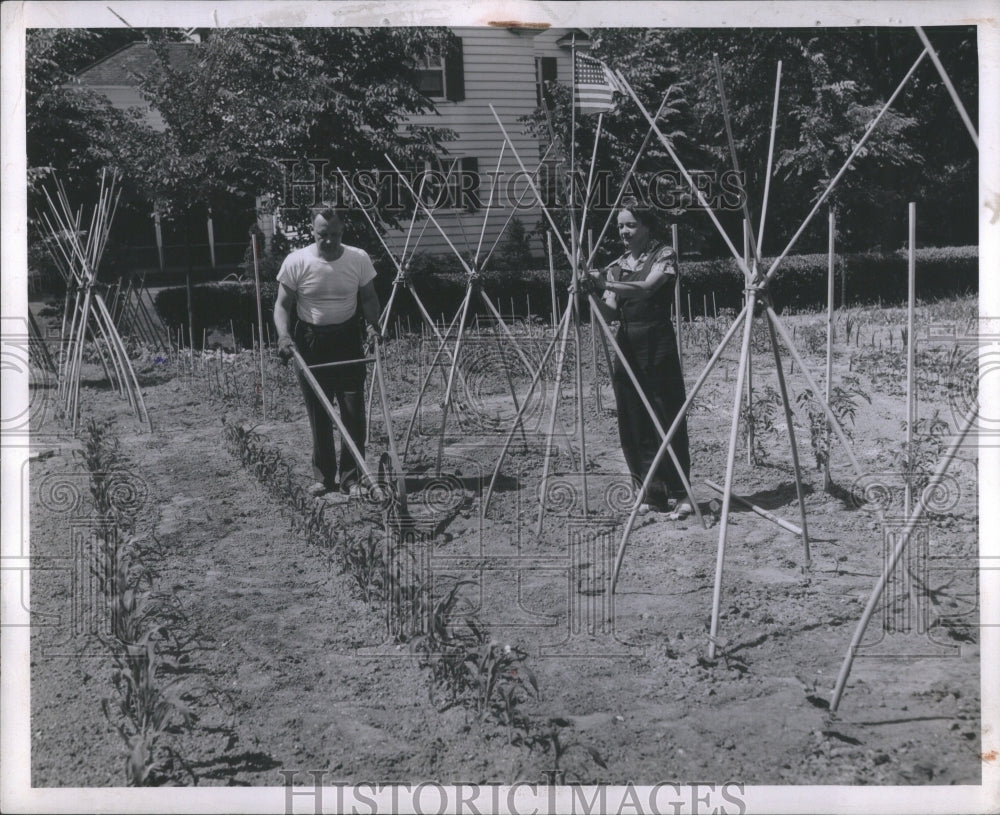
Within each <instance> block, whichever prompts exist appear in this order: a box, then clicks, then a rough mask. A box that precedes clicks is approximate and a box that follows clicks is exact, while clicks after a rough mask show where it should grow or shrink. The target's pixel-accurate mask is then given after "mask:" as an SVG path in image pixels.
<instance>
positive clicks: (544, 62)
mask: <svg viewBox="0 0 1000 815" xmlns="http://www.w3.org/2000/svg"><path fill="white" fill-rule="evenodd" d="M540 61H541V71H540V74H541V80H542V84H541V88H540V89H539V90H540V91H541V93H540V94H539V96H541V97H542V98H541V99H539V100H538V104H539V106H541V104H542V101H543V100H544V101H545V106H546V107H547V108H548V109H549V110H552V106H553V104H552V91H551V90H549V88H548V86H547V85H546V84H545V83H546V82H555V81H556V80H557V79H558V78H559V76H558V73H559V70H558V65H559V63H558V62H556V58H555V57H542V58H541V60H540Z"/></svg>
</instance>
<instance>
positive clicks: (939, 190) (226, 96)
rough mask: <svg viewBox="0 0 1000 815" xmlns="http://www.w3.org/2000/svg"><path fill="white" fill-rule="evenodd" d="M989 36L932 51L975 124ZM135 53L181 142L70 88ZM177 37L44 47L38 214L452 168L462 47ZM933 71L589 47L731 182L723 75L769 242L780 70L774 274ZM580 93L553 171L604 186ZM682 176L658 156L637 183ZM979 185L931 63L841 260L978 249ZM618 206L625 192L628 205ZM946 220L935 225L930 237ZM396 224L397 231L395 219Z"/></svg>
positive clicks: (775, 48)
mask: <svg viewBox="0 0 1000 815" xmlns="http://www.w3.org/2000/svg"><path fill="white" fill-rule="evenodd" d="M975 31H976V30H975V28H974V27H951V28H930V29H928V30H927V34H928V36H929V37H930V39H931V41H932V43H933V44H934V46H935V48H936V49H937V51H938V53H939V55H940V57H941V60H942V62H943V63H944V64H945V66H947V68H948V71H949V75H950V76H951V78H952V80H953V81H954V83H955V85H956V87H957V90H958V93H959V95H960V97H961V98H962V99H963V100H964V102H965V104H966V106H967V107H968V110H969V113H970V116H971V117H972V119H973V121H976V119H977V115H978V110H977V97H978V74H977V70H978V52H977V44H976V34H975ZM136 36H143V37H145V38H146V39H147V41H148V43H149V47H150V48H152V49H153V51H154V53H155V54H156V60H155V63H154V65H153V66H152V68H151V69H150V70H149V71H148V73H147V75H146V76H145V77H143V78H142V79H141V89H142V92H143V93H144V94H145V96H146V99H147V100H148V101H149V103H150V105H151V106H152V107H154V108H155V109H156V110H158V111H159V112H160V113H161V115H162V116H163V119H164V120H165V121H166V123H167V126H168V127H167V130H166V131H165V132H157V131H153V130H151V129H150V128H149V127H148V126H147V125H145V124H144V123H143V121H141V120H140V119H139V118H138V116H136V115H129V114H127V113H124V112H121V111H118V110H115V109H113V108H112V107H111V106H110V105H109V104H108V103H107V101H106V100H105V99H104V98H103V97H100V96H98V95H96V94H93V93H89V92H87V91H86V90H84V89H83V88H81V87H79V86H77V87H74V86H73V85H72V82H71V80H72V76H73V74H74V73H75V72H76V71H78V70H80V69H81V68H83V67H85V66H86V65H88V64H90V63H91V62H92V61H93V60H94V59H97V58H100V57H101V56H105V55H107V54H108V53H110V52H111V51H113V50H114V49H116V48H118V47H120V46H121V45H123V44H126V43H128V42H130V41H131V40H132V39H134V38H135V37H136ZM179 37H180V33H179V32H171V31H167V30H157V31H149V32H134V31H122V30H117V31H88V30H79V29H77V30H31V31H29V32H28V48H27V64H26V68H27V77H26V78H27V83H26V91H27V98H26V101H27V112H28V120H27V122H28V124H27V128H28V129H27V136H28V163H29V168H30V169H29V173H30V178H29V181H30V183H32V184H34V185H35V187H34V191H35V192H36V193H37V183H38V179H39V178H41V177H42V176H43V175H44V170H45V168H57V169H58V170H59V172H60V174H61V177H63V178H64V180H67V181H68V183H69V185H70V187H71V191H72V188H74V187H75V188H76V189H78V190H81V191H82V190H84V189H85V188H87V186H88V185H89V186H90V187H91V188H94V187H96V184H95V179H96V178H97V177H98V174H99V171H100V169H101V168H102V167H105V166H107V167H111V168H113V169H117V170H119V171H120V172H121V173H122V175H123V180H124V182H125V183H124V185H123V189H124V194H125V196H126V203H127V201H128V200H129V199H132V200H135V201H137V202H143V206H145V207H146V212H148V204H146V203H145V202H148V201H149V200H151V199H155V200H158V201H159V202H161V204H162V205H163V206H164V208H165V209H166V211H167V212H168V213H170V214H173V215H175V216H177V217H178V218H180V217H181V216H183V215H184V214H185V213H190V212H193V211H195V210H199V211H200V209H201V208H202V207H204V206H211V207H213V208H214V209H215V210H216V211H217V212H221V211H229V212H233V211H235V212H240V213H247V215H248V217H249V214H250V213H252V211H253V208H254V202H255V199H256V197H257V196H258V195H260V194H262V193H267V192H270V193H272V194H274V195H275V196H276V197H277V198H279V199H280V198H282V195H283V192H284V182H285V181H286V178H285V174H286V173H287V171H288V161H289V160H302V159H306V158H313V159H315V158H321V159H327V160H328V164H327V167H326V170H327V174H328V177H329V176H332V175H333V170H334V169H335V168H336V167H338V166H340V167H343V168H344V169H345V170H349V169H355V168H358V169H370V168H380V167H383V168H384V167H385V166H386V162H385V159H384V155H385V154H388V155H389V156H391V157H392V160H393V161H394V162H395V163H396V164H397V165H398V166H411V165H412V164H413V163H415V162H418V161H423V160H433V159H434V157H435V156H439V155H440V153H441V147H442V145H443V144H444V143H445V142H446V141H447V139H448V138H449V136H450V135H451V134H449V133H448V132H447V131H445V130H442V129H440V128H429V127H416V126H413V125H409V124H408V122H409V120H410V117H411V116H413V115H414V114H421V113H426V112H429V111H432V110H433V107H432V105H431V103H430V102H429V100H428V99H427V98H426V97H424V96H423V95H422V94H421V93H420V92H419V90H418V83H417V74H416V71H415V68H414V66H415V64H416V62H415V61H416V60H418V59H419V58H420V57H422V56H424V55H430V54H436V53H440V51H441V50H442V49H444V48H447V47H448V45H449V43H451V42H453V41H454V35H453V34H451V33H450V32H449V31H448V30H447V29H431V28H378V29H355V28H296V29H220V30H212V31H206V32H204V34H203V41H202V42H200V43H198V44H194V45H191V46H190V47H191V49H192V53H193V55H194V59H193V60H192V61H191V63H190V64H188V63H187V61H185V64H183V65H181V64H174V63H173V62H171V53H173V51H172V50H171V48H170V47H169V45H168V44H169V41H170V40H171V39H177V38H179ZM920 50H921V44H920V41H919V39H918V38H917V36H916V34H915V33H914V32H913V31H912V30H910V29H890V28H852V29H752V30H750V29H643V28H621V29H614V28H608V29H598V30H594V31H592V32H591V42H590V53H591V54H592V55H593V56H595V57H597V58H599V59H602V60H603V61H605V62H606V63H607V64H609V65H611V66H612V67H614V68H616V69H619V70H621V71H622V73H623V74H624V75H625V77H626V78H627V79H628V81H629V83H630V84H631V86H632V87H633V88H634V90H635V92H636V95H637V96H638V97H639V98H640V99H641V100H642V102H643V104H644V105H645V106H646V107H647V109H648V110H650V111H651V112H653V111H656V110H657V109H658V108H659V106H660V103H661V100H664V99H666V101H665V103H664V105H663V109H662V110H661V111H660V115H659V118H658V121H659V126H660V129H661V130H662V131H663V133H664V134H665V135H666V136H667V138H668V139H669V141H670V143H671V146H672V148H673V149H674V150H675V151H676V152H677V154H678V155H679V156H680V158H681V160H682V162H683V163H684V164H685V166H686V167H687V168H688V169H691V170H694V169H697V170H702V171H715V172H722V171H724V170H727V169H729V168H731V167H732V157H731V155H730V149H729V145H728V140H727V137H726V131H725V127H724V121H723V117H722V112H721V111H722V107H721V101H720V96H719V85H718V82H717V77H716V71H715V64H714V62H715V59H716V58H717V59H718V63H719V67H720V70H721V74H722V81H723V84H724V88H725V91H726V95H727V99H728V107H729V112H730V115H731V123H732V129H733V136H734V140H735V151H736V155H737V159H738V162H739V165H740V169H741V170H742V171H743V173H744V176H745V190H746V194H747V205H748V208H749V210H750V215H751V219H752V221H754V226H755V228H756V225H757V224H756V222H757V220H759V218H760V212H761V209H762V204H763V190H764V186H765V183H766V182H767V155H768V144H769V141H770V136H771V115H772V104H773V101H774V86H775V76H776V70H777V66H778V63H779V61H780V62H781V65H782V73H781V93H780V97H779V109H778V125H777V132H776V145H775V154H774V166H773V170H772V175H771V180H770V191H769V199H768V209H767V225H766V237H765V247H764V248H765V251H767V252H775V251H777V250H778V249H780V248H783V246H784V243H785V242H786V241H788V240H789V239H790V238H791V236H792V235H793V234H794V233H795V231H796V230H797V228H798V227H799V225H800V223H801V222H802V219H803V218H804V216H805V214H806V213H807V212H808V211H809V210H810V209H811V208H812V206H813V204H814V202H815V201H816V200H817V198H818V197H819V196H820V195H821V193H822V191H823V190H824V189H825V188H826V186H827V185H828V184H829V182H830V180H831V179H832V178H833V177H834V175H835V174H836V173H837V172H838V170H839V169H840V167H841V166H842V165H843V163H844V161H845V160H846V158H847V156H848V155H849V154H850V153H851V151H852V150H853V149H854V146H855V145H856V144H857V142H858V139H859V138H860V137H861V135H862V134H863V133H864V132H865V130H866V129H867V127H868V125H869V123H870V122H871V120H872V118H873V117H874V116H875V115H876V114H877V112H878V111H879V110H880V109H881V107H882V105H883V104H884V102H885V101H886V100H887V99H888V98H889V96H890V94H892V93H893V91H894V90H895V88H896V86H897V85H898V84H899V82H900V80H901V79H902V78H903V76H904V75H905V74H906V72H907V70H908V69H909V67H910V66H911V65H912V63H913V61H914V60H915V59H916V57H917V55H918V54H919V53H920ZM565 80H566V78H565V77H562V78H561V81H560V82H556V83H552V85H551V87H550V88H549V89H548V90H549V91H550V97H551V99H552V101H553V105H552V107H551V108H550V109H548V110H539V111H536V114H535V115H534V116H533V117H531V120H530V121H529V122H527V126H528V127H529V129H531V130H532V131H534V132H535V133H537V134H538V135H539V136H540V137H543V138H545V139H549V138H554V139H555V140H556V141H557V142H558V144H559V150H558V151H557V152H558V158H557V159H555V160H554V162H555V161H561V162H562V164H561V168H562V169H563V170H565V169H566V167H568V162H569V158H570V156H571V155H572V156H573V157H574V158H575V161H576V163H577V167H578V169H579V168H582V169H583V171H584V172H583V173H582V178H583V179H584V180H585V179H586V170H587V169H589V164H590V159H591V155H592V151H593V146H594V141H595V137H596V135H597V134H596V126H597V121H598V117H596V116H576V117H574V116H573V114H572V111H571V107H570V105H571V103H572V95H571V88H570V87H569V85H568V83H567V82H566V81H565ZM527 92H529V93H530V90H528V91H527ZM574 119H575V128H574V127H573V123H574ZM648 130H649V128H648V125H647V122H646V120H645V118H644V117H643V116H642V114H641V113H640V111H639V110H638V108H637V106H636V105H635V104H634V102H633V101H632V100H631V98H629V97H626V96H623V95H617V96H616V105H615V108H614V110H613V111H611V112H610V113H608V114H607V115H605V116H604V117H603V120H602V130H601V136H600V142H599V149H598V151H597V154H596V165H595V170H606V171H608V172H609V173H610V175H611V176H612V177H613V178H615V179H617V180H618V183H620V181H621V179H623V178H624V176H625V174H626V172H627V171H628V169H629V167H630V166H631V164H632V161H633V159H634V157H635V156H636V154H637V152H638V150H639V148H640V146H641V145H642V143H643V140H644V138H645V137H646V136H647V133H648ZM498 138H499V137H498ZM571 138H572V139H573V141H572V143H571V141H570V139H571ZM551 158H552V156H551V155H550V159H551ZM673 167H674V165H673V162H672V160H671V159H670V157H669V156H668V155H667V151H666V150H665V149H664V148H663V146H662V145H661V144H660V143H659V141H658V139H656V138H653V139H651V140H650V141H649V143H648V145H647V148H646V150H645V151H644V153H643V155H642V158H641V160H640V161H639V163H638V166H637V172H638V173H639V174H640V175H642V174H649V173H652V172H654V171H656V170H661V169H673ZM977 175H978V153H977V151H976V149H975V147H974V146H973V144H972V142H971V139H969V137H968V134H967V133H966V132H965V128H964V126H963V124H962V122H961V119H960V117H959V115H958V114H957V112H956V111H955V108H954V105H953V103H952V101H951V99H950V98H949V96H948V94H947V92H946V90H945V88H944V87H943V85H942V82H941V80H940V77H939V76H938V74H937V72H936V71H935V70H934V68H933V66H932V64H931V62H930V60H928V59H925V60H924V62H923V64H922V65H921V66H920V68H919V69H918V70H917V71H916V73H915V74H914V76H913V78H912V79H911V81H910V82H909V83H908V84H907V85H906V87H905V88H904V90H903V92H902V93H901V94H900V95H899V97H898V98H897V99H896V101H895V103H894V104H893V106H892V108H891V109H890V111H889V112H888V113H887V114H886V115H885V117H884V118H883V119H882V121H881V122H880V123H879V125H878V126H877V128H876V129H875V131H874V132H873V134H872V137H871V139H870V141H869V142H868V143H867V144H866V146H865V148H864V150H863V151H862V152H861V154H859V156H858V158H857V159H856V161H855V162H854V164H853V165H852V167H851V169H850V171H849V172H847V173H846V174H845V175H844V177H843V178H842V179H841V180H840V182H839V184H838V186H837V188H836V190H835V191H834V194H833V195H832V196H831V198H830V203H831V205H833V206H835V207H836V208H837V211H838V227H839V237H838V247H839V248H842V249H844V250H851V249H864V248H875V247H879V246H881V247H883V248H886V249H895V248H898V247H899V246H901V245H902V244H903V243H904V242H905V240H906V226H905V224H906V211H905V210H906V207H905V204H906V202H907V201H917V202H921V203H920V206H918V218H920V227H919V236H920V239H921V243H922V245H947V244H959V243H975V242H976V241H977V223H978V219H977V217H976V208H977V204H976V189H977ZM564 177H565V175H564ZM578 177H579V176H578ZM562 192H563V194H564V195H565V193H566V190H565V189H564V190H563V191H562ZM616 192H617V188H616V187H615V186H614V185H612V188H611V194H612V196H613V195H614V193H616ZM940 202H946V203H947V206H945V207H941V206H939V203H940ZM931 207H933V217H928V216H923V215H922V213H923V212H924V211H928V210H930V209H931ZM581 208H582V207H581ZM380 215H381V216H382V220H383V222H384V223H386V224H393V223H395V221H394V218H393V215H392V213H391V212H382V213H380ZM604 215H605V212H600V211H599V212H597V213H595V216H594V218H593V219H592V220H590V221H589V222H588V224H589V225H590V226H591V228H594V229H595V231H596V230H597V229H599V228H600V226H601V225H602V224H603V216H604ZM598 216H601V217H600V218H598ZM143 217H147V216H146V215H144V216H143ZM718 217H719V218H720V220H721V221H722V223H723V225H724V226H725V227H726V229H727V230H728V232H729V234H730V235H731V236H732V239H733V242H734V243H735V244H736V245H739V243H740V241H739V235H740V232H741V221H742V218H743V214H742V212H740V211H734V210H732V209H730V211H722V210H720V211H719V212H718ZM680 225H681V229H682V244H683V246H684V248H685V251H687V252H690V251H691V250H692V249H694V250H696V251H700V252H701V253H702V254H704V255H706V256H717V255H725V254H727V252H726V249H725V247H724V244H723V243H722V241H721V240H720V239H719V237H718V235H717V234H716V233H715V230H714V228H713V227H712V225H711V223H710V222H709V219H708V218H707V217H706V216H705V214H704V213H702V212H699V211H697V210H695V209H692V210H691V211H689V212H687V213H686V214H684V215H682V216H681V218H680ZM755 231H756V229H755ZM825 231H826V229H825V218H816V219H815V223H814V224H812V226H811V227H810V229H808V230H807V231H806V232H805V233H804V234H803V235H802V237H801V240H800V241H799V243H798V244H797V246H796V251H810V250H812V251H815V250H818V249H822V248H823V247H825V241H826V235H825Z"/></svg>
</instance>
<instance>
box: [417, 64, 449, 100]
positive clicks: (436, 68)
mask: <svg viewBox="0 0 1000 815" xmlns="http://www.w3.org/2000/svg"><path fill="white" fill-rule="evenodd" d="M444 63H445V61H444V59H443V58H442V57H441V56H440V55H437V56H425V57H420V58H419V59H418V60H417V88H419V90H420V92H421V93H422V94H424V96H428V97H430V98H431V99H443V98H444V88H445V67H444Z"/></svg>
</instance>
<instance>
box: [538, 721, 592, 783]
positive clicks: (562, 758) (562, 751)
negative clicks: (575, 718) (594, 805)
mask: <svg viewBox="0 0 1000 815" xmlns="http://www.w3.org/2000/svg"><path fill="white" fill-rule="evenodd" d="M569 727H572V724H571V722H569V721H568V720H567V719H563V718H560V717H553V718H551V719H549V721H548V723H547V726H546V727H545V729H544V730H542V731H541V732H539V733H537V734H535V735H533V736H532V737H531V739H530V741H529V746H530V747H531V748H532V749H536V748H537V749H539V750H541V751H542V752H543V753H546V754H551V756H552V768H551V769H550V770H548V771H547V775H549V777H550V778H551V779H552V781H553V783H557V784H565V783H566V782H567V781H569V782H576V783H586V782H587V781H588V780H589V778H588V775H587V774H586V772H585V771H586V769H587V767H586V763H585V762H586V758H589V759H590V760H591V761H593V762H594V763H595V764H596V765H597V766H598V767H601V768H602V769H607V766H608V765H607V763H606V762H605V761H604V758H603V757H602V756H601V754H600V753H599V752H598V751H597V750H596V749H595V748H593V747H591V746H590V745H588V744H583V743H582V742H579V741H576V740H575V739H566V737H565V736H564V735H563V731H564V730H566V729H567V728H569ZM570 753H572V754H573V755H572V756H571V757H570V758H569V762H568V763H567V757H568V756H570ZM584 757H586V758H584Z"/></svg>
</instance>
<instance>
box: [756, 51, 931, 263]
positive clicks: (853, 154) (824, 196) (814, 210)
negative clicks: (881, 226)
mask: <svg viewBox="0 0 1000 815" xmlns="http://www.w3.org/2000/svg"><path fill="white" fill-rule="evenodd" d="M925 56H927V48H924V50H923V51H921V52H920V56H919V57H917V60H916V62H914V63H913V66H912V67H911V68H910V70H909V71H908V72H907V74H906V76H904V77H903V79H902V81H901V82H900V83H899V86H898V87H897V88H896V90H895V91H894V92H893V94H892V96H890V97H889V99H888V101H886V103H885V104H884V105H883V106H882V109H881V110H880V111H879V113H878V115H877V116H876V117H875V118H874V119H872V121H871V123H870V124H869V125H868V128H867V129H866V130H865V132H864V134H863V135H862V136H861V139H860V140H859V141H858V142H857V144H855V146H854V149H853V150H852V151H851V154H850V155H849V156H848V157H847V160H846V161H845V162H844V165H843V166H842V167H841V168H840V170H839V171H838V172H837V174H836V175H835V176H834V177H833V179H832V180H831V181H830V183H829V184H827V186H826V189H825V190H824V191H823V194H822V195H821V196H820V197H819V199H818V200H817V201H816V203H815V204H814V205H813V208H812V210H811V211H810V212H809V214H808V215H807V216H806V219H805V220H804V221H803V222H802V225H801V226H800V227H799V228H798V231H796V233H795V234H794V235H793V236H792V239H791V240H790V241H789V242H788V245H787V246H786V247H785V248H784V250H783V251H782V253H781V254H780V255H778V257H776V258H775V259H774V260H773V261H772V262H771V267H770V268H769V269H768V270H767V274H765V275H764V277H763V279H762V280H761V281H760V282H761V283H764V282H767V281H770V280H771V278H773V277H774V274H775V272H777V270H778V266H779V264H780V263H781V262H782V261H783V260H784V259H785V257H786V256H787V255H788V253H789V252H790V251H791V250H792V247H793V246H794V245H795V244H796V242H797V241H798V239H799V237H800V236H801V235H802V233H803V232H804V231H805V230H806V227H807V226H809V223H810V222H811V221H812V219H813V216H814V215H815V214H816V213H817V212H818V211H819V208H820V207H821V206H822V205H823V202H825V201H826V199H827V198H828V197H829V195H830V193H831V192H833V189H834V187H835V186H836V185H837V183H838V182H839V181H840V179H841V178H842V177H843V175H844V173H846V172H847V170H848V168H849V167H850V166H851V164H852V163H853V161H854V159H855V158H856V157H857V155H858V153H860V152H861V150H862V148H863V147H864V145H865V142H867V141H868V137H869V136H871V134H872V133H873V132H874V130H875V127H876V126H877V125H878V123H879V122H880V121H881V120H882V117H883V116H884V115H885V113H886V111H888V110H889V108H890V107H892V103H893V102H895V101H896V97H897V96H899V94H900V92H902V90H903V88H904V87H905V86H906V83H907V82H909V81H910V77H911V76H913V74H914V72H915V71H916V70H917V67H918V66H919V65H920V63H921V62H922V61H923V58H924V57H925Z"/></svg>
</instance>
